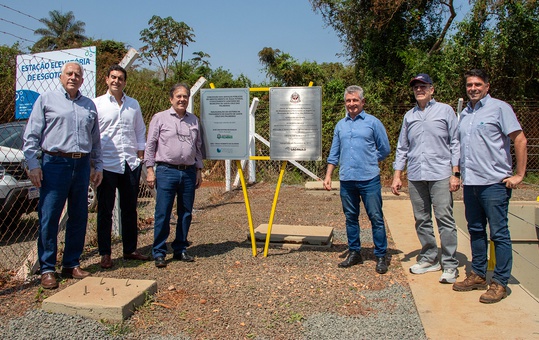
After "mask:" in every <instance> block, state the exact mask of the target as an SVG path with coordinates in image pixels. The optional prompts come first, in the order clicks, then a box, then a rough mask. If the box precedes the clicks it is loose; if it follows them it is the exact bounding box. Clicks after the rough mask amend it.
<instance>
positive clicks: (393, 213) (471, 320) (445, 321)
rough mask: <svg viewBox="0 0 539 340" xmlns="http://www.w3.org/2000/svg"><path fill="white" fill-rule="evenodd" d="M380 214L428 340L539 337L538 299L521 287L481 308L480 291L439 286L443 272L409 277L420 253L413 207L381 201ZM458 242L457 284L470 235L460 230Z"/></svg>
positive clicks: (466, 265) (464, 265)
mask: <svg viewBox="0 0 539 340" xmlns="http://www.w3.org/2000/svg"><path fill="white" fill-rule="evenodd" d="M384 214H385V217H386V220H387V224H388V228H389V230H390V233H391V236H392V238H393V240H394V241H395V244H396V248H397V251H398V252H399V255H398V256H399V257H400V259H401V262H402V265H403V268H404V270H405V271H406V273H407V275H408V282H409V284H410V288H411V290H412V294H413V296H414V299H415V302H416V305H417V309H418V311H419V315H420V317H421V321H422V323H423V327H424V328H425V332H426V334H427V336H428V337H429V339H460V338H470V339H539V302H538V300H537V297H535V296H533V295H531V294H530V293H529V292H528V291H526V289H525V288H524V287H522V286H521V285H520V284H512V283H509V286H508V287H509V288H510V292H509V296H508V297H507V298H505V299H504V300H502V301H500V302H498V303H495V304H490V305H489V304H483V303H480V302H479V296H480V295H481V294H483V292H484V291H477V290H474V291H471V292H455V291H453V290H452V285H450V284H441V283H439V282H438V279H439V278H440V275H441V272H431V273H426V274H423V275H414V274H411V273H410V271H409V270H408V269H409V268H410V267H411V266H412V265H413V264H415V263H416V258H417V255H418V254H419V250H420V244H419V240H418V239H417V235H416V232H415V227H414V218H413V213H412V205H411V203H410V201H409V200H384ZM435 233H436V234H438V231H437V230H436V231H435ZM458 242H459V245H458V259H459V262H460V265H459V272H460V277H459V279H458V280H459V281H461V280H462V279H464V277H465V276H466V272H467V270H469V267H470V261H471V252H470V241H469V238H468V235H467V233H465V232H463V231H462V230H461V229H460V228H459V230H458ZM438 244H439V243H438ZM489 276H490V275H489ZM537 279H539V278H537ZM512 281H513V280H512Z"/></svg>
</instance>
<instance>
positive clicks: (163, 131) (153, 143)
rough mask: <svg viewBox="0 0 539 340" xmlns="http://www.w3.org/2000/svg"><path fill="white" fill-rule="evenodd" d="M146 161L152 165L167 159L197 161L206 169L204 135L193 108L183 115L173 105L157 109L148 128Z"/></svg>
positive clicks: (197, 163)
mask: <svg viewBox="0 0 539 340" xmlns="http://www.w3.org/2000/svg"><path fill="white" fill-rule="evenodd" d="M144 161H145V162H146V166H148V167H150V166H154V165H155V163H156V162H164V163H169V164H174V165H193V164H195V165H196V167H197V168H198V169H202V167H203V163H202V135H201V131H200V125H199V122H198V118H197V117H196V116H195V115H194V114H192V113H189V112H185V115H184V116H183V117H182V118H180V116H179V115H178V114H177V113H176V111H174V109H173V108H172V107H171V108H170V109H168V110H166V111H162V112H159V113H156V114H155V115H154V116H153V118H152V121H151V122H150V127H149V129H148V140H147V141H146V151H145V153H144Z"/></svg>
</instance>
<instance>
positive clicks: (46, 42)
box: [32, 10, 87, 52]
mask: <svg viewBox="0 0 539 340" xmlns="http://www.w3.org/2000/svg"><path fill="white" fill-rule="evenodd" d="M39 21H40V22H41V23H42V24H44V25H45V26H46V28H38V29H37V30H35V32H34V34H37V35H41V36H42V38H41V39H39V40H38V41H37V42H36V43H35V44H34V46H33V47H32V51H33V52H37V51H52V50H57V49H65V48H73V47H79V46H81V45H82V42H83V41H84V40H86V39H87V38H86V36H84V33H85V30H84V26H86V24H85V23H84V22H82V21H79V20H75V15H74V14H73V12H72V11H69V12H67V13H65V14H64V13H62V12H60V11H57V10H54V11H50V12H49V19H47V18H42V19H39Z"/></svg>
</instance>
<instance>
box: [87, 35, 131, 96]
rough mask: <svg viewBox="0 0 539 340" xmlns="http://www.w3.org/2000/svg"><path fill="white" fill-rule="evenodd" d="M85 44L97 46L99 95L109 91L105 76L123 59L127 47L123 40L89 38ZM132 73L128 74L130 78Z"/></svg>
mask: <svg viewBox="0 0 539 340" xmlns="http://www.w3.org/2000/svg"><path fill="white" fill-rule="evenodd" d="M83 46H95V47H96V50H97V53H96V66H97V67H96V72H97V75H96V94H97V95H98V96H99V95H101V94H103V93H105V92H106V91H107V86H106V83H105V77H106V76H107V73H108V70H109V67H110V66H111V65H113V64H118V63H120V61H122V59H123V57H124V56H125V54H126V53H127V48H126V47H125V44H124V43H123V42H119V41H114V40H101V39H99V40H94V39H88V40H86V41H85V42H84V43H83ZM129 76H130V74H128V80H129Z"/></svg>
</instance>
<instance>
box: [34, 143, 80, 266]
mask: <svg viewBox="0 0 539 340" xmlns="http://www.w3.org/2000/svg"><path fill="white" fill-rule="evenodd" d="M41 170H42V172H43V180H42V181H41V189H40V192H39V206H38V216H39V234H38V239H37V251H38V256H39V264H40V270H41V274H44V273H48V272H54V271H56V256H57V252H58V224H59V222H60V217H61V215H62V210H63V208H64V205H65V202H66V200H67V203H68V205H67V213H68V216H69V217H68V219H67V224H66V233H65V248H64V256H63V259H62V267H64V268H74V267H77V266H79V265H80V262H79V259H80V256H81V255H82V251H83V249H84V239H85V237H86V224H87V223H88V184H89V183H90V157H89V156H85V157H82V158H78V159H72V158H64V157H57V156H51V155H49V154H45V153H44V154H43V159H42V164H41Z"/></svg>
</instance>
